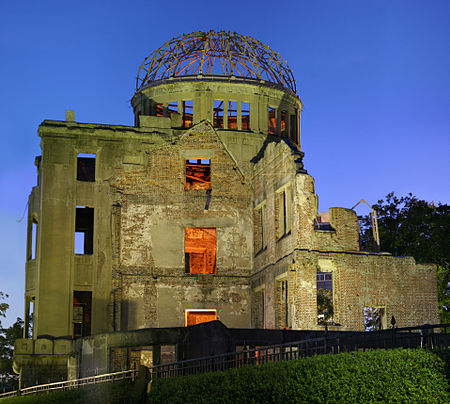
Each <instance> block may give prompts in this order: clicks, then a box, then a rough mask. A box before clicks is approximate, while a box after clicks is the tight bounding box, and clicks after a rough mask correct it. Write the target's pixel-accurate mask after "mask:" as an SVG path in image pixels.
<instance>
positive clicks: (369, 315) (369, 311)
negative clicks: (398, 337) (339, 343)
mask: <svg viewBox="0 0 450 404" xmlns="http://www.w3.org/2000/svg"><path fill="white" fill-rule="evenodd" d="M385 324H386V310H385V308H384V307H364V328H365V330H366V331H378V330H382V329H383V328H386V325H385Z"/></svg>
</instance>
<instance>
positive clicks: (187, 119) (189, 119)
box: [182, 100, 194, 128]
mask: <svg viewBox="0 0 450 404" xmlns="http://www.w3.org/2000/svg"><path fill="white" fill-rule="evenodd" d="M193 117H194V101H192V100H190V101H183V120H182V126H183V128H190V127H191V126H192V124H193Z"/></svg>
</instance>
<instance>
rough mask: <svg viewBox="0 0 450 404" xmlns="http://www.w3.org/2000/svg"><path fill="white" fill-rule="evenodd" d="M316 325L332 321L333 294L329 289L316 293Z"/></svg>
mask: <svg viewBox="0 0 450 404" xmlns="http://www.w3.org/2000/svg"><path fill="white" fill-rule="evenodd" d="M317 317H318V323H319V324H321V325H325V324H327V323H329V322H330V321H331V320H332V319H333V294H332V292H331V290H329V289H319V290H318V291H317Z"/></svg>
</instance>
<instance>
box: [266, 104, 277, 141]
mask: <svg viewBox="0 0 450 404" xmlns="http://www.w3.org/2000/svg"><path fill="white" fill-rule="evenodd" d="M276 112H277V110H276V109H275V108H274V107H269V110H268V114H269V135H275V134H276V132H277V114H276Z"/></svg>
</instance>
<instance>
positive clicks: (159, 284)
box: [110, 123, 253, 329]
mask: <svg viewBox="0 0 450 404" xmlns="http://www.w3.org/2000/svg"><path fill="white" fill-rule="evenodd" d="M192 158H208V159H210V160H211V189H212V194H211V195H212V197H211V201H210V205H209V209H208V210H205V203H206V198H207V195H206V191H205V190H185V162H186V160H187V159H192ZM145 161H146V163H145V164H143V165H136V166H134V167H132V168H129V169H127V170H126V169H125V168H124V167H123V166H122V167H120V168H118V170H117V173H116V175H115V176H114V177H113V178H112V179H111V181H110V184H111V190H112V192H113V193H114V194H115V196H114V197H113V199H115V200H117V201H118V204H119V205H120V208H119V209H118V210H120V213H119V212H117V213H118V215H119V216H120V219H117V218H116V219H115V223H117V224H116V226H115V233H114V246H115V248H117V249H118V251H116V252H115V255H116V256H117V257H118V259H117V266H115V268H114V275H113V277H114V279H115V287H117V288H119V289H120V290H121V299H122V300H123V302H124V304H122V305H121V307H122V311H123V310H125V309H124V307H125V306H127V305H128V307H127V308H126V310H127V313H128V314H127V313H125V312H122V313H121V314H120V315H121V316H122V318H124V317H127V321H126V323H127V325H126V328H128V329H133V328H145V327H167V326H183V325H184V310H186V309H199V308H204V309H217V311H218V319H220V320H221V321H222V322H224V323H225V324H226V325H228V326H232V327H245V326H249V325H250V310H249V303H250V293H249V287H248V281H247V277H248V275H249V274H250V272H251V265H252V256H251V254H252V249H253V234H252V231H251V229H252V216H251V212H252V207H251V192H250V187H249V185H248V184H247V182H246V179H245V178H244V176H243V174H242V172H240V171H239V167H237V165H236V162H235V161H234V160H233V158H232V156H230V154H229V153H228V151H227V150H226V148H225V146H224V144H223V143H222V141H221V140H220V138H219V137H218V136H217V134H216V133H215V131H214V130H213V129H212V128H211V126H210V124H208V123H201V124H199V125H197V126H195V127H193V128H192V129H190V130H188V131H187V132H186V133H185V134H184V135H182V136H180V137H179V138H177V139H175V140H174V142H173V143H169V144H165V145H163V146H161V147H157V148H155V149H154V150H152V151H151V152H148V153H147V156H146V158H145ZM186 227H212V228H216V234H217V242H216V243H217V257H216V266H217V270H216V274H215V275H205V274H186V273H185V263H184V260H185V255H184V237H185V228H186ZM122 325H124V324H123V322H122Z"/></svg>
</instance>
